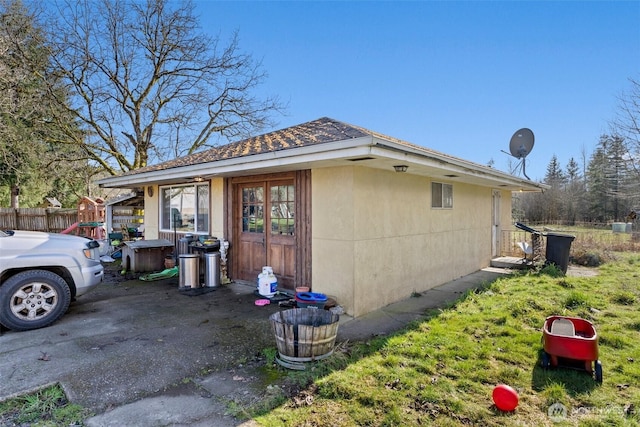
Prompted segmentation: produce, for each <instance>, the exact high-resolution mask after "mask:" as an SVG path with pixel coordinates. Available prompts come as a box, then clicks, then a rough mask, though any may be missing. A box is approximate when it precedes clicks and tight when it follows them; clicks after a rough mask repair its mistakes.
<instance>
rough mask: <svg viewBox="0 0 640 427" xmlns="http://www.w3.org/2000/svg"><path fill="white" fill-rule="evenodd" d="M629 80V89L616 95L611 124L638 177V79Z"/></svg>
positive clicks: (639, 167)
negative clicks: (616, 99)
mask: <svg viewBox="0 0 640 427" xmlns="http://www.w3.org/2000/svg"><path fill="white" fill-rule="evenodd" d="M629 82H630V84H631V87H630V88H629V90H628V91H627V92H624V93H623V94H622V95H620V96H619V97H618V109H617V114H616V117H615V119H614V120H613V122H612V123H611V125H612V128H613V134H614V135H618V136H620V137H621V138H622V139H623V140H624V141H625V145H626V148H627V150H628V151H629V153H631V157H630V160H631V164H632V166H633V169H634V171H635V172H636V174H637V176H638V177H640V80H639V79H634V78H630V79H629Z"/></svg>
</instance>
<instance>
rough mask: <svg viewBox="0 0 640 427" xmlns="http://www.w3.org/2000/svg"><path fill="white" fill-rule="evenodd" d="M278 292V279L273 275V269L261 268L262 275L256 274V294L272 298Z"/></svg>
mask: <svg viewBox="0 0 640 427" xmlns="http://www.w3.org/2000/svg"><path fill="white" fill-rule="evenodd" d="M277 291H278V279H277V278H276V276H275V275H274V274H273V268H271V267H269V266H265V267H262V273H260V274H258V293H259V294H260V295H262V296H265V297H272V296H274V295H275V294H276V292H277Z"/></svg>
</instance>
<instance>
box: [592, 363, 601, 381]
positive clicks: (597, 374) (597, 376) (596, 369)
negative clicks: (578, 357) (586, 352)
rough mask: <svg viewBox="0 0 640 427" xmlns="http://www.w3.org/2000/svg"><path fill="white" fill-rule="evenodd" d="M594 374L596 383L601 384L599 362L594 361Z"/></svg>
mask: <svg viewBox="0 0 640 427" xmlns="http://www.w3.org/2000/svg"><path fill="white" fill-rule="evenodd" d="M594 372H595V376H596V381H597V382H599V383H602V362H600V361H599V360H596V363H595V369H594Z"/></svg>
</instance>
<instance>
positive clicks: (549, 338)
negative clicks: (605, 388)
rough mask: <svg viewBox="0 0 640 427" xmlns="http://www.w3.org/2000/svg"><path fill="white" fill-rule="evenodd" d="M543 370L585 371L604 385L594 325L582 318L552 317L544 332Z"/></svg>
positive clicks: (546, 322)
mask: <svg viewBox="0 0 640 427" xmlns="http://www.w3.org/2000/svg"><path fill="white" fill-rule="evenodd" d="M542 347H543V350H544V351H543V353H542V367H543V368H549V367H554V368H555V367H557V366H566V367H573V368H579V369H584V370H585V371H587V372H588V373H589V374H592V375H594V376H595V379H596V381H598V382H602V363H600V361H599V360H598V334H597V333H596V330H595V328H594V327H593V324H592V323H591V322H589V321H588V320H585V319H581V318H579V317H566V316H549V317H547V319H546V320H545V321H544V327H543V330H542Z"/></svg>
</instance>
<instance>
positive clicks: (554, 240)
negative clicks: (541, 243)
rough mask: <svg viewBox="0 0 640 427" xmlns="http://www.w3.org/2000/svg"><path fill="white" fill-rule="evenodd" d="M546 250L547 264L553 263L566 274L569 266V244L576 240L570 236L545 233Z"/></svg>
mask: <svg viewBox="0 0 640 427" xmlns="http://www.w3.org/2000/svg"><path fill="white" fill-rule="evenodd" d="M546 236H547V249H546V253H545V257H546V258H547V262H548V263H553V264H555V265H556V267H558V268H559V269H560V270H562V272H563V273H565V274H566V273H567V267H568V266H569V252H570V251H571V242H573V240H574V239H575V238H576V236H572V235H570V234H561V233H547V234H546Z"/></svg>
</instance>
